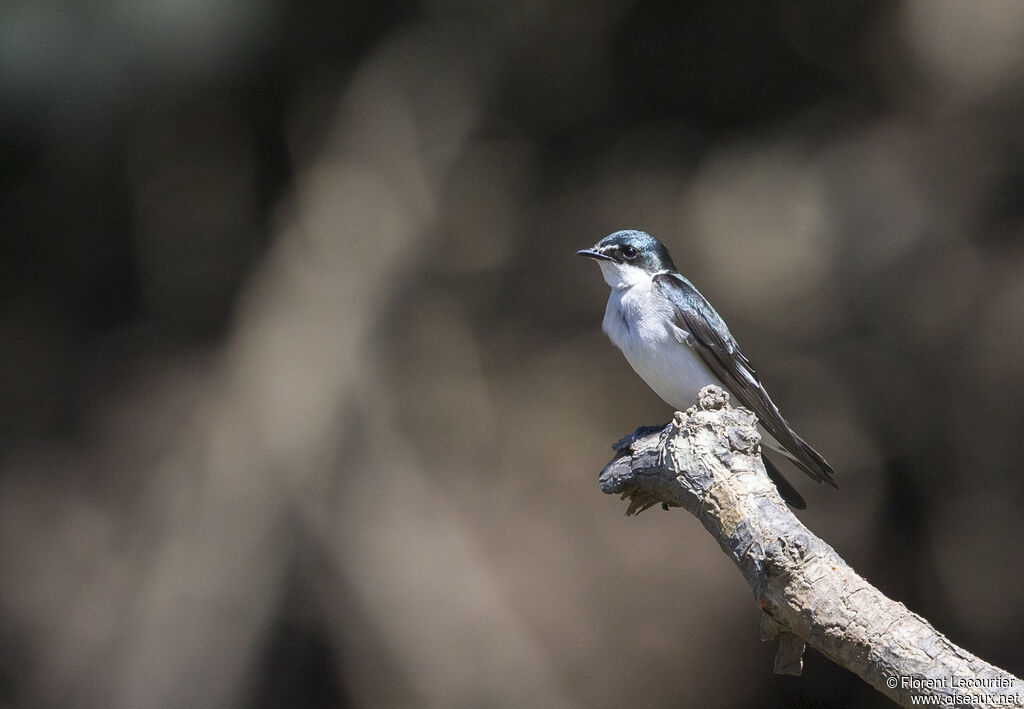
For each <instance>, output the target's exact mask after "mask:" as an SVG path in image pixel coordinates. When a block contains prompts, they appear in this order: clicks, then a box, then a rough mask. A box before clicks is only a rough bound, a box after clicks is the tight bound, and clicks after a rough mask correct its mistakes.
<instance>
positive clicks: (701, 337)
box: [576, 231, 836, 509]
mask: <svg viewBox="0 0 1024 709" xmlns="http://www.w3.org/2000/svg"><path fill="white" fill-rule="evenodd" d="M576 253H577V254H579V255H580V256H588V257H590V258H592V259H595V260H597V263H598V265H599V266H600V267H601V273H602V274H603V275H604V280H605V282H606V283H607V284H608V285H609V286H611V289H612V292H611V296H610V297H609V298H608V306H607V308H605V312H604V323H603V328H604V331H605V334H607V335H608V337H609V338H610V339H611V341H612V342H613V343H615V346H616V347H618V348H619V349H620V350H622V353H623V354H624V355H626V359H627V360H628V361H629V364H630V365H631V366H632V367H633V371H635V372H636V373H637V374H639V375H640V378H641V379H643V380H644V381H645V382H647V385H648V386H650V387H651V389H653V390H654V392H655V393H656V394H657V395H658V396H660V397H661V398H662V399H664V400H665V402H666V403H668V404H669V405H670V406H672V407H674V408H675V409H677V410H680V411H683V410H685V409H687V408H688V407H690V406H692V405H693V404H695V403H697V393H698V392H699V391H700V390H701V389H702V388H703V387H705V386H707V385H708V384H716V385H717V386H719V387H721V388H722V389H724V390H726V391H728V392H729V393H730V394H731V395H732V397H733V398H734V400H736V401H739V402H740V404H742V405H743V406H745V407H747V408H748V409H750V410H751V411H753V412H754V413H755V414H757V418H758V420H759V422H760V423H759V425H758V430H759V431H760V433H761V440H762V442H763V443H764V444H765V445H766V446H768V447H769V448H771V449H772V450H775V451H778V452H779V453H781V454H782V455H784V456H785V457H786V458H788V459H789V460H791V461H792V462H793V463H794V464H795V465H796V466H797V467H798V468H800V469H801V470H802V471H804V472H805V473H807V474H808V475H809V476H810V477H811V478H813V479H814V480H817V481H818V482H819V483H821V482H826V483H828V484H829V485H831V486H832V487H836V483H835V472H834V471H833V470H832V467H831V466H830V465H829V464H828V463H826V462H825V459H824V458H822V457H821V455H820V454H819V453H818V452H817V451H816V450H814V449H813V448H811V447H810V446H809V445H807V443H805V442H804V440H803V439H802V438H800V436H798V435H797V433H796V431H794V430H793V429H792V428H790V426H789V424H788V423H786V420H785V419H784V418H782V414H780V413H779V409H778V407H776V406H775V403H774V402H773V401H772V400H771V397H769V396H768V392H767V391H765V388H764V385H763V384H761V380H760V379H759V378H758V376H757V373H756V372H755V371H754V368H753V367H752V366H751V365H750V361H749V360H748V359H747V358H746V357H745V356H744V355H743V353H742V352H741V351H740V348H739V345H738V344H737V343H736V340H735V339H734V338H733V336H732V333H730V332H729V328H728V327H726V325H725V321H724V320H722V317H721V316H720V315H719V314H718V313H717V312H716V311H715V309H714V308H712V307H711V304H710V303H709V302H708V301H707V299H706V298H705V297H704V296H703V295H701V294H700V291H698V290H697V289H696V288H694V287H693V284H692V283H690V281H688V280H687V279H686V278H684V277H683V276H682V275H681V274H680V273H679V272H678V271H676V267H675V264H674V263H672V257H671V256H669V253H668V249H666V248H665V246H664V245H663V244H662V243H661V242H660V241H658V240H657V239H655V238H654V237H653V236H651V235H650V234H648V233H646V232H642V231H617V232H615V233H614V234H611V235H610V236H606V237H605V238H603V239H601V241H599V242H598V243H597V244H596V245H595V246H594V247H593V248H590V249H583V250H581V251H577V252H576ZM762 458H763V459H764V467H765V470H766V471H767V472H768V477H770V478H771V479H772V481H773V482H774V483H775V486H776V487H777V488H778V490H779V493H780V494H781V495H782V497H783V499H784V500H786V502H788V503H789V504H791V505H792V506H793V507H796V508H798V509H804V508H805V507H807V503H806V502H804V499H803V498H802V497H801V496H800V493H798V492H797V491H796V489H794V488H793V486H792V485H790V484H789V482H788V481H787V480H786V479H785V478H784V477H782V474H781V473H780V472H779V470H778V468H776V467H775V466H774V465H773V464H772V463H771V461H769V460H768V458H767V457H764V456H762Z"/></svg>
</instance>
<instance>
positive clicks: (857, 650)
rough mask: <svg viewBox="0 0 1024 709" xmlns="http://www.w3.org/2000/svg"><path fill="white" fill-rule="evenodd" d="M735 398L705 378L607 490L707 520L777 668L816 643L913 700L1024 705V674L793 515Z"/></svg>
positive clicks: (638, 438) (647, 434)
mask: <svg viewBox="0 0 1024 709" xmlns="http://www.w3.org/2000/svg"><path fill="white" fill-rule="evenodd" d="M728 399H729V396H728V394H726V393H725V392H723V391H722V390H721V389H719V388H718V387H713V386H709V387H705V388H704V389H703V390H702V391H701V393H700V400H699V404H698V406H696V407H692V408H690V409H689V410H688V411H687V412H685V413H679V412H677V413H676V415H675V417H674V419H673V421H672V422H671V423H670V424H668V425H667V426H666V427H665V428H664V429H650V428H645V429H638V430H637V431H636V433H634V434H633V435H631V436H628V437H626V438H624V439H622V440H621V441H619V442H618V443H617V444H616V445H615V450H616V457H615V458H614V459H613V460H612V461H611V462H610V463H609V464H608V465H607V466H606V467H605V469H604V470H603V471H602V472H601V478H600V482H601V489H602V490H604V492H606V493H616V494H620V495H621V496H622V497H623V498H624V499H625V498H629V499H630V504H629V508H628V510H627V512H626V513H627V514H637V513H639V512H641V511H643V510H645V509H647V508H648V507H651V506H652V505H655V504H658V503H661V504H662V505H663V506H665V507H666V508H668V507H684V508H686V509H687V510H689V511H690V512H691V513H693V514H694V515H695V516H696V517H697V519H699V520H700V521H701V523H702V524H703V525H704V527H705V528H706V529H707V530H708V531H709V532H711V534H712V536H714V537H715V539H716V540H717V541H718V544H719V546H721V547H722V550H723V551H724V552H725V553H726V554H727V555H728V556H729V558H731V559H732V560H733V562H734V563H735V564H736V565H737V566H738V567H739V568H740V571H741V572H742V573H743V576H744V577H745V578H746V579H747V583H749V584H750V587H751V589H752V590H753V592H754V597H755V598H756V599H757V600H758V602H759V603H760V605H761V608H762V609H763V611H764V615H763V616H762V623H761V635H762V639H764V640H768V639H771V638H778V639H779V651H778V654H777V656H776V662H775V671H776V672H778V673H783V674H800V671H801V669H802V655H803V651H804V645H805V643H807V644H810V645H811V647H813V648H815V649H817V650H818V651H820V652H821V653H822V654H823V655H825V656H826V657H828V658H829V659H831V660H832V661H833V662H836V663H837V664H839V665H841V666H843V667H845V668H847V669H848V670H850V671H851V672H854V673H855V674H857V675H858V676H860V677H861V678H862V679H864V680H865V681H866V682H868V683H869V684H870V685H871V686H873V687H875V688H876V689H878V690H879V691H880V692H882V693H883V694H885V695H886V696H888V697H889V698H891V699H893V700H894V701H896V702H897V703H899V704H901V705H902V706H913V705H916V704H923V703H924V702H922V699H923V698H930V697H934V698H935V699H932V700H930V701H931V702H935V703H937V704H939V705H942V706H1020V705H1022V704H1024V682H1021V680H1020V679H1018V678H1017V677H1015V676H1013V675H1011V674H1009V673H1008V672H1006V671H1004V670H1001V669H999V668H998V667H995V666H993V665H990V664H989V663H987V662H985V661H983V660H981V659H979V658H977V657H975V656H974V655H972V654H971V653H969V652H967V651H966V650H964V649H962V648H960V647H957V646H956V645H954V644H953V643H952V642H950V641H949V639H948V638H946V637H945V636H944V635H942V634H941V633H939V632H938V631H936V630H935V629H934V628H933V627H932V626H931V625H930V624H929V623H928V621H926V620H925V619H924V618H922V617H921V616H919V615H917V614H916V613H912V612H911V611H909V610H908V609H907V607H906V606H904V605H903V604H902V603H898V602H896V601H893V600H891V599H889V598H886V596H885V595H883V594H882V593H881V592H880V591H879V590H878V589H876V588H875V587H874V586H872V585H871V584H869V583H868V582H867V581H865V580H864V579H863V578H861V577H860V576H858V575H857V574H856V573H855V572H854V571H853V569H852V568H850V566H849V565H847V564H846V562H845V561H843V560H842V558H840V556H839V555H838V554H837V553H836V552H835V550H833V549H832V547H830V546H829V545H828V544H826V543H825V542H823V541H822V540H820V539H819V538H818V537H816V536H815V535H814V534H812V533H811V532H810V531H809V530H808V529H807V528H806V527H804V525H803V524H801V523H800V521H799V520H798V519H797V518H796V517H795V516H793V514H792V513H791V512H790V511H789V509H788V508H787V507H786V505H785V504H784V503H783V501H782V498H780V497H779V495H778V492H777V491H776V489H775V486H774V485H773V484H772V482H771V481H770V480H769V479H768V476H767V475H766V473H765V471H764V467H763V464H762V463H761V456H760V445H759V444H760V438H759V436H758V434H757V432H756V429H755V426H756V423H757V419H756V418H755V417H754V415H753V414H752V413H750V412H749V411H747V410H746V409H742V408H736V409H734V408H732V407H730V406H729V403H728ZM915 697H916V699H915ZM924 701H925V702H928V701H929V700H928V699H925V700H924Z"/></svg>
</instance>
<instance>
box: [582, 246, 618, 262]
mask: <svg viewBox="0 0 1024 709" xmlns="http://www.w3.org/2000/svg"><path fill="white" fill-rule="evenodd" d="M576 255H577V256H586V257H588V258H592V259H598V260H600V261H611V262H612V263H618V261H616V260H615V259H614V258H612V257H611V256H609V255H608V254H602V253H601V252H600V251H598V250H597V249H580V250H579V251H577V252H576Z"/></svg>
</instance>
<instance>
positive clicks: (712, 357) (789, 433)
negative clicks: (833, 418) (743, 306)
mask: <svg viewBox="0 0 1024 709" xmlns="http://www.w3.org/2000/svg"><path fill="white" fill-rule="evenodd" d="M654 282H655V283H656V284H657V285H658V288H659V290H660V291H661V293H662V295H664V296H665V297H666V298H668V299H669V300H670V301H672V303H673V304H674V305H675V325H676V327H678V328H679V329H680V331H681V332H680V338H681V339H682V340H683V341H684V342H686V344H688V345H689V346H690V347H692V348H693V350H694V352H696V353H697V355H698V356H700V358H701V360H703V362H704V364H706V365H707V366H708V369H710V370H711V371H712V373H714V375H715V376H716V377H718V379H719V380H720V381H721V382H722V384H724V385H725V386H726V387H727V388H728V389H729V391H730V392H732V393H733V395H735V396H736V397H737V398H738V399H739V400H740V403H741V404H742V405H743V406H745V407H747V408H748V409H750V410H751V411H753V412H754V413H755V414H757V418H758V420H759V421H760V422H761V425H762V426H763V427H764V429H765V430H766V431H768V433H770V434H771V435H772V437H773V438H775V440H776V441H778V442H779V444H781V445H782V447H783V448H785V449H786V451H787V452H788V453H789V457H790V459H791V460H792V461H793V462H794V463H795V464H796V465H797V467H799V468H800V469H801V470H803V471H804V472H805V473H807V474H808V475H809V476H811V477H812V478H814V479H815V480H817V481H818V482H827V483H828V484H829V485H832V486H833V487H836V483H835V480H834V478H835V472H834V471H833V470H832V467H831V466H830V465H829V464H828V463H827V462H825V459H824V458H822V457H821V455H820V454H819V453H818V452H817V451H816V450H814V449H813V448H811V447H810V446H809V445H807V443H805V442H804V440H803V439H802V438H800V436H798V435H797V434H796V432H795V431H793V429H792V428H790V427H789V424H788V423H786V420H785V419H784V418H782V414H780V413H779V409H778V407H776V406H775V403H774V402H773V401H772V400H771V398H770V397H769V396H768V392H766V391H765V390H764V386H763V385H762V384H761V380H760V379H758V377H757V373H756V372H755V371H754V368H753V367H751V366H750V362H749V361H748V360H747V358H746V357H744V356H743V353H742V352H740V348H739V345H738V344H736V340H735V339H733V336H732V334H731V333H730V332H729V328H728V327H726V325H725V322H724V321H723V320H722V318H721V316H720V315H719V314H718V313H716V312H715V309H714V308H712V307H711V305H710V304H709V303H708V301H707V300H706V299H705V298H704V296H703V295H701V294H700V291H698V290H697V289H696V288H694V287H693V284H692V283H690V282H689V281H688V280H686V279H685V278H683V277H682V276H681V275H679V274H678V273H674V272H672V271H665V272H662V273H659V274H657V275H655V276H654ZM776 472H777V471H776Z"/></svg>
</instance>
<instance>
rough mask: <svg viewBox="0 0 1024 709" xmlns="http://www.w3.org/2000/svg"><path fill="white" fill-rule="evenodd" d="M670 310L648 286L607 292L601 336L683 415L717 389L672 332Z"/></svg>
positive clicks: (712, 378) (711, 376)
mask: <svg viewBox="0 0 1024 709" xmlns="http://www.w3.org/2000/svg"><path fill="white" fill-rule="evenodd" d="M673 307H674V306H673V305H672V304H671V303H670V302H668V300H666V299H665V298H664V296H662V295H661V294H660V293H658V292H657V290H656V287H654V286H653V285H652V284H647V283H642V284H638V285H637V286H634V287H633V288H631V289H629V290H628V291H612V294H611V297H610V298H609V299H608V307H607V309H606V310H605V317H604V323H603V326H604V331H605V333H606V334H607V335H608V337H609V338H610V339H611V341H612V342H613V343H615V345H616V346H617V347H618V348H619V349H620V350H621V351H622V354H624V355H625V356H626V360H627V361H628V362H629V364H630V366H632V367H633V371H635V372H636V373H637V374H639V375H640V378H641V379H643V380H644V381H645V382H647V386H649V387H650V388H651V389H653V390H654V393H655V394H657V395H658V396H660V397H661V398H662V399H664V400H665V402H666V403H667V404H669V405H670V406H672V407H674V408H676V409H678V410H686V409H687V408H689V407H690V406H693V405H694V404H696V403H697V393H698V392H699V391H700V390H701V389H702V388H703V387H705V386H707V385H708V384H717V385H718V386H722V383H721V382H720V381H719V380H718V378H717V377H716V376H715V375H714V374H712V373H711V370H710V369H708V367H707V365H705V364H704V362H703V361H702V360H701V358H700V356H698V355H697V353H696V352H694V351H693V349H692V348H691V347H690V346H689V345H688V344H686V343H685V342H684V341H682V340H681V339H680V337H682V336H684V335H685V333H682V331H680V330H678V329H677V328H675V326H674V325H672V322H673Z"/></svg>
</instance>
